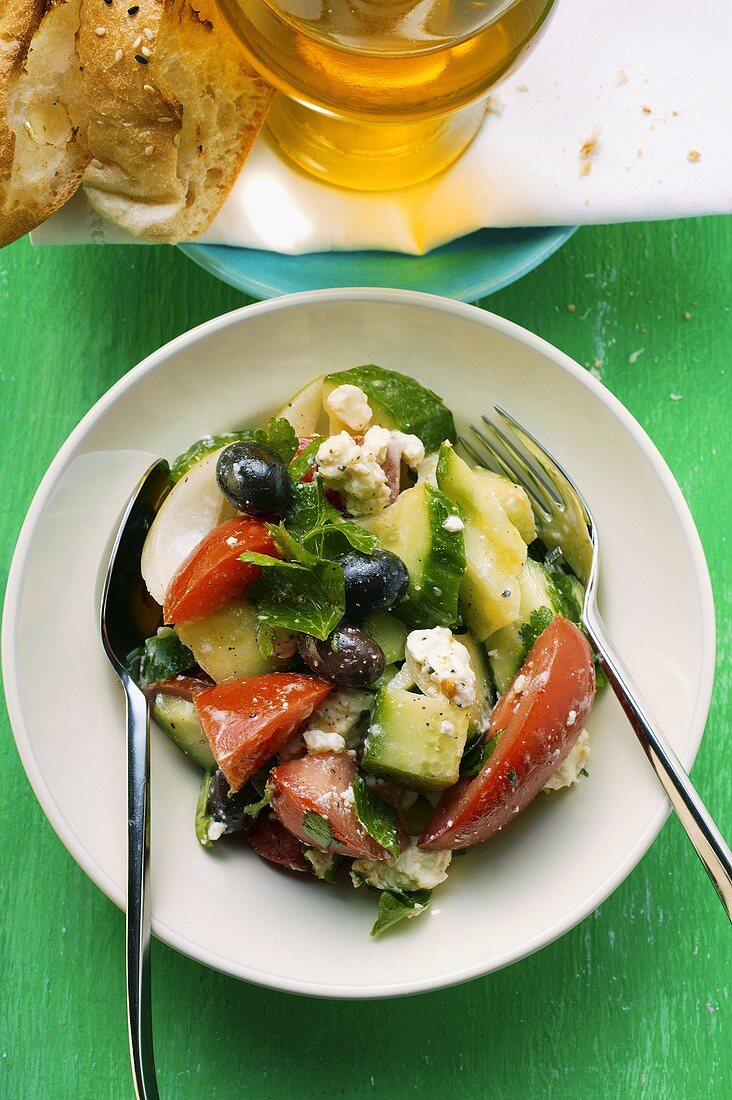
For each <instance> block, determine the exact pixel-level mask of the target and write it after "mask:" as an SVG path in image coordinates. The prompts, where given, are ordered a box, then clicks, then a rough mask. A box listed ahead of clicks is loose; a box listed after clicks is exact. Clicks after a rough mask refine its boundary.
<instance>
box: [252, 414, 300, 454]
mask: <svg viewBox="0 0 732 1100" xmlns="http://www.w3.org/2000/svg"><path fill="white" fill-rule="evenodd" d="M254 440H255V442H256V443H259V444H261V445H262V446H263V447H269V449H270V450H271V451H276V452H277V454H278V455H279V456H280V458H281V459H282V461H283V462H284V463H285V464H286V465H289V463H290V462H291V461H292V458H293V456H294V454H295V451H296V450H297V436H296V435H295V429H294V428H293V426H292V424H291V423H290V421H289V420H285V419H284V417H281V418H280V419H279V420H277V419H275V417H274V416H272V417H270V419H269V420H268V421H267V427H266V428H257V430H256V431H255V432H254Z"/></svg>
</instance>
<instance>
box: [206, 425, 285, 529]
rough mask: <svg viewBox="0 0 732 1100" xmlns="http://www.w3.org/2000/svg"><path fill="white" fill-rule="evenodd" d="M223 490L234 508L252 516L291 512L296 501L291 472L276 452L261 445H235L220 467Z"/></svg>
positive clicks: (223, 456) (218, 476)
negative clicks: (288, 510) (291, 505)
mask: <svg viewBox="0 0 732 1100" xmlns="http://www.w3.org/2000/svg"><path fill="white" fill-rule="evenodd" d="M216 480H217V482H218V484H219V489H220V490H221V492H222V493H223V494H224V496H225V497H226V499H227V500H228V501H229V503H230V504H233V505H234V507H235V508H238V509H239V511H240V512H246V513H247V514H248V515H250V516H271V515H273V514H275V513H277V514H282V513H283V512H286V511H287V508H288V507H289V504H290V501H291V499H292V480H291V478H290V471H289V470H288V469H287V466H286V465H285V464H284V462H283V461H282V459H281V458H280V456H279V455H278V454H277V452H276V451H273V450H271V449H270V448H269V447H263V446H262V445H261V444H260V443H252V442H248V441H246V440H243V441H241V442H239V443H231V444H230V445H229V446H228V447H226V449H225V450H223V451H222V452H221V454H220V455H219V458H218V462H217V463H216Z"/></svg>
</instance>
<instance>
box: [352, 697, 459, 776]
mask: <svg viewBox="0 0 732 1100" xmlns="http://www.w3.org/2000/svg"><path fill="white" fill-rule="evenodd" d="M469 723H470V712H469V710H467V709H464V710H461V709H460V708H459V707H456V706H453V705H452V704H451V703H449V702H448V701H447V700H446V699H440V698H437V697H432V696H427V695H417V694H413V693H412V692H410V691H405V690H404V689H403V688H393V687H386V688H382V690H381V691H380V692H379V694H378V695H377V696H376V703H375V705H374V710H373V712H372V715H371V725H370V726H369V734H368V737H367V739H366V741H365V747H366V751H365V753H364V757H363V767H364V768H365V769H366V771H369V772H372V773H373V774H374V775H379V776H382V777H383V778H385V779H393V780H395V781H396V782H397V783H401V784H403V785H404V786H405V787H409V788H412V789H414V790H426V791H434V790H442V789H443V788H444V787H449V786H451V785H452V784H453V783H455V782H457V779H458V775H459V772H460V759H461V757H462V754H463V749H464V748H465V742H466V740H467V736H468V726H469Z"/></svg>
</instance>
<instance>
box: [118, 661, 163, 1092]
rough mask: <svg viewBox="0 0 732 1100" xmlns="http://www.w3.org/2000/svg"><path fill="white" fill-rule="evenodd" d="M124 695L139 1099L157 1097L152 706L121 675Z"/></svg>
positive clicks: (131, 1015) (132, 1020) (131, 1018)
mask: <svg viewBox="0 0 732 1100" xmlns="http://www.w3.org/2000/svg"><path fill="white" fill-rule="evenodd" d="M123 683H124V688H125V693H126V696H127V750H128V751H127V760H128V764H127V1026H128V1032H129V1040H130V1060H131V1063H132V1078H133V1082H134V1086H135V1096H136V1097H137V1100H159V1094H158V1086H157V1081H156V1077H155V1057H154V1053H153V1031H152V1010H151V997H150V905H149V898H148V863H149V854H150V853H149V831H148V813H149V791H150V707H149V705H148V701H147V699H146V698H145V695H144V694H143V693H142V692H141V691H140V689H139V688H138V686H137V684H135V683H133V681H132V680H130V679H129V678H127V677H125V679H124V681H123Z"/></svg>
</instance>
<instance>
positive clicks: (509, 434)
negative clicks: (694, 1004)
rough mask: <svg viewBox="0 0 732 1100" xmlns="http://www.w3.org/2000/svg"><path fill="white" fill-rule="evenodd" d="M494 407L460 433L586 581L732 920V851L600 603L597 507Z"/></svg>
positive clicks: (617, 688)
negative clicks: (524, 499) (518, 492)
mask: <svg viewBox="0 0 732 1100" xmlns="http://www.w3.org/2000/svg"><path fill="white" fill-rule="evenodd" d="M494 407H495V410H496V412H497V413H498V415H499V416H500V417H501V419H502V421H503V424H504V426H503V427H499V426H498V425H497V424H496V423H494V422H493V421H492V420H491V419H490V418H489V417H487V416H482V417H481V420H482V425H481V427H477V426H476V425H475V424H471V425H470V430H471V432H472V433H473V436H474V437H475V438H474V440H473V441H471V440H470V439H466V438H465V437H462V436H461V439H460V442H461V443H462V445H463V447H464V448H465V450H466V451H467V453H468V454H469V455H470V456H471V457H472V458H473V459H474V460H475V461H476V462H477V463H478V464H479V465H481V466H485V467H487V468H488V469H492V470H493V471H494V472H496V473H499V474H504V475H505V476H506V477H508V478H510V479H511V481H513V482H515V483H516V484H518V485H521V486H522V487H523V488H524V489H525V490H526V493H527V494H528V497H529V500H530V501H531V506H532V508H533V511H534V515H535V517H536V527H537V532H538V535H539V537H540V538H541V539H542V541H543V542H544V544H545V545H546V546H547V547H548V548H549V549H550V550H552V549H553V550H554V552H555V553H557V554H559V552H560V551H561V556H562V558H563V559H564V561H565V562H566V563H567V565H569V567H570V568H571V569H572V571H573V572H574V573H575V574H576V575H577V576H578V577H579V579H580V580H581V581H582V582H583V584H585V585H586V590H585V599H584V606H583V608H582V615H581V623H582V626H583V627H584V630H585V632H586V634H587V636H588V638H589V639H590V642H591V643H592V645H593V647H594V649H595V652H596V654H597V657H598V660H599V662H600V665H601V666H602V668H603V670H604V672H605V674H606V675H607V678H608V680H609V682H610V684H611V685H612V688H613V690H614V692H615V694H616V695H617V697H618V699H619V701H620V705H621V706H622V708H623V710H624V711H625V713H626V715H627V718H628V721H629V722H630V724H631V726H632V727H633V729H634V730H635V733H636V736H637V737H638V740H639V741H640V743H641V746H642V747H643V751H644V752H645V754H646V756H647V757H648V759H649V761H650V763H651V767H652V768H653V770H654V771H655V773H656V775H657V776H658V778H659V780H660V781H661V786H662V787H663V789H664V790H665V792H666V794H667V795H668V798H669V801H670V802H671V805H672V807H673V808H674V810H675V811H676V814H677V816H678V818H679V821H680V822H681V824H682V826H683V828H684V830H685V831H686V834H687V836H688V837H689V839H690V840H691V843H692V844H693V845H694V848H695V849H696V852H697V855H698V856H699V858H700V860H701V861H702V863H703V864H704V866H705V868H706V870H707V874H708V875H709V877H710V879H711V880H712V882H713V884H714V887H715V889H716V891H717V893H718V894H719V898H720V900H721V902H722V905H723V906H724V908H725V910H726V912H727V916H728V917H729V918H730V920H732V852H730V849H729V847H728V845H727V844H726V843H725V840H724V838H723V837H722V834H721V833H720V831H719V829H718V828H717V826H716V825H715V823H714V821H713V820H712V818H711V816H710V814H709V812H708V810H707V809H706V807H705V805H704V803H703V802H702V800H701V798H700V797H699V795H698V794H697V792H696V791H695V789H694V786H693V784H692V782H691V780H690V779H689V777H688V775H687V774H686V772H685V771H684V769H683V768H682V766H681V764H680V762H679V760H678V759H677V757H676V754H675V753H674V751H673V749H672V748H671V746H670V745H669V743H668V741H667V740H666V738H665V737H664V735H663V733H662V732H661V730H660V728H659V727H658V725H657V724H656V722H655V721H654V719H653V717H652V716H651V715H650V713H649V712H648V710H647V708H646V706H645V703H644V702H643V700H642V698H641V695H640V692H639V691H638V688H637V687H636V686H635V684H634V683H633V680H632V678H631V675H630V673H629V672H628V669H627V668H626V667H625V665H624V664H623V662H622V661H621V659H620V657H619V656H618V654H617V653H616V652H615V651H614V650H613V648H612V646H611V644H610V642H609V641H608V639H607V635H606V632H605V625H604V623H603V621H602V618H601V617H600V613H599V610H598V607H597V578H598V570H599V550H600V539H599V533H598V530H597V525H596V524H595V521H594V520H593V518H592V513H591V512H590V509H589V508H588V506H587V503H586V501H585V499H584V498H583V496H582V494H581V493H580V491H579V489H578V488H577V486H576V485H575V484H574V482H573V481H572V480H571V478H570V477H569V476H568V474H567V473H566V472H565V471H564V470H563V469H562V467H561V466H560V465H559V463H558V462H557V461H556V459H554V458H553V457H552V456H551V455H550V454H549V452H548V451H547V450H546V449H545V448H544V447H542V445H541V444H540V443H539V442H538V440H536V439H535V438H534V436H532V435H531V434H530V433H529V432H528V431H527V430H526V428H524V427H522V426H521V424H519V423H518V421H516V420H514V418H513V417H512V416H511V415H510V414H509V413H507V412H506V411H505V410H504V409H502V408H500V406H498V405H496V406H494Z"/></svg>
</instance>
